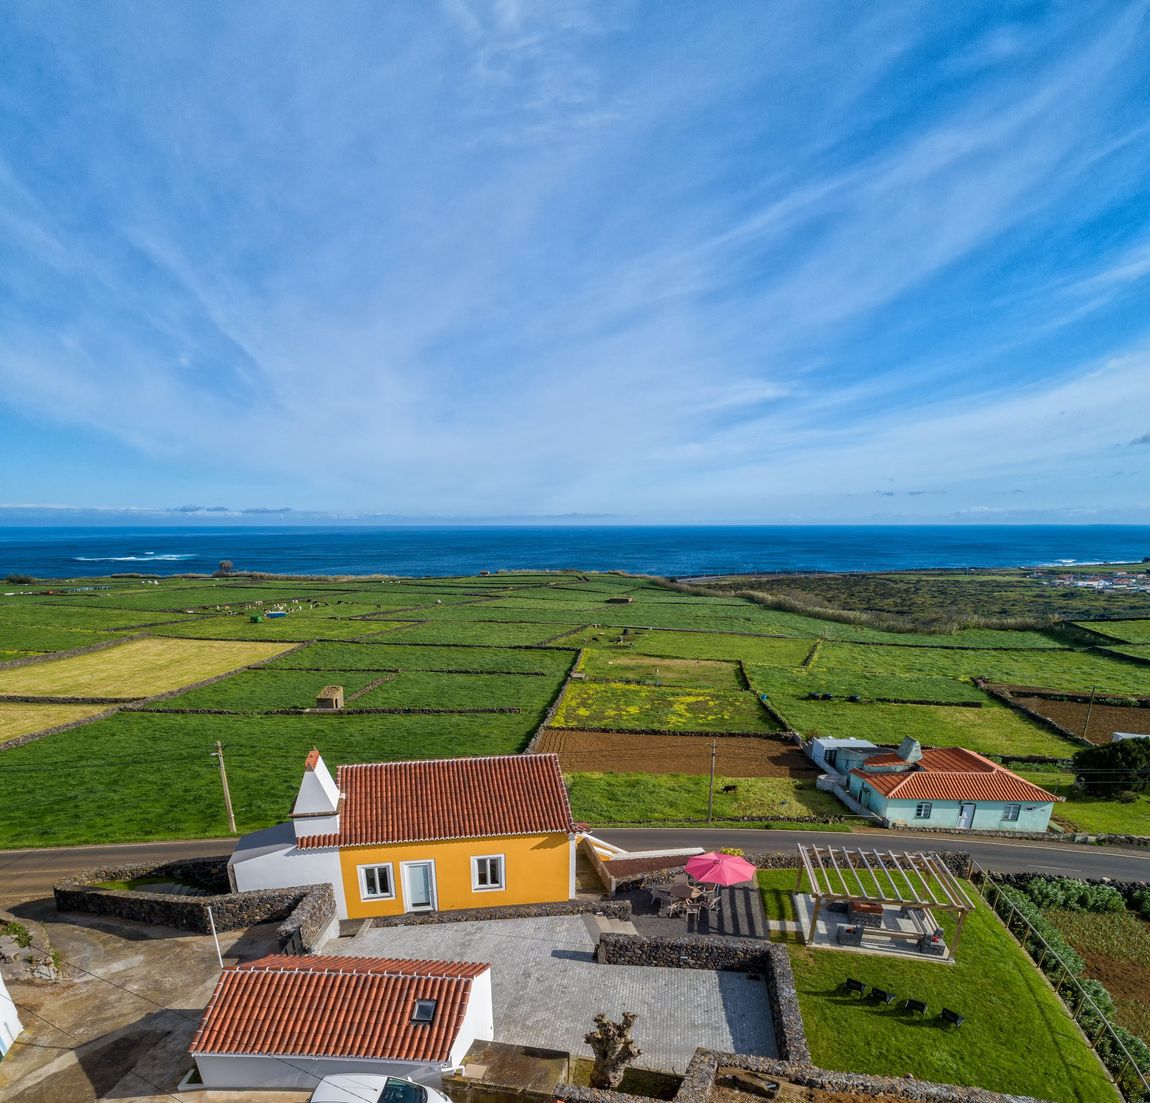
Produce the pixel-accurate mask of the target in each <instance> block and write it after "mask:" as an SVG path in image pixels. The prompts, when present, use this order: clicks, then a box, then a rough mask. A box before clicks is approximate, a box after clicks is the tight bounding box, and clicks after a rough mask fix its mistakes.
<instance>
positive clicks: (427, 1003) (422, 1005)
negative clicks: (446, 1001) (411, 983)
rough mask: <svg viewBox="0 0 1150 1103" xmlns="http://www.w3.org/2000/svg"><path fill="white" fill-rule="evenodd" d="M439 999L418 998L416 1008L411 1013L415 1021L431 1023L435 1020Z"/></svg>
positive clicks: (412, 1019)
mask: <svg viewBox="0 0 1150 1103" xmlns="http://www.w3.org/2000/svg"><path fill="white" fill-rule="evenodd" d="M438 1002H439V1001H438V1000H416V1001H415V1009H414V1010H413V1011H412V1013H411V1021H412V1022H413V1023H430V1022H434V1021H435V1007H436V1004H437V1003H438Z"/></svg>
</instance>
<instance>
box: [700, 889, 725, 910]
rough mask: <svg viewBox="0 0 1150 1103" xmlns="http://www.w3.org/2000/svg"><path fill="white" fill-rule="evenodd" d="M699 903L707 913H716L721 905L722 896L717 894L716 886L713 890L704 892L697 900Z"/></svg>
mask: <svg viewBox="0 0 1150 1103" xmlns="http://www.w3.org/2000/svg"><path fill="white" fill-rule="evenodd" d="M699 903H700V904H702V906H703V907H704V908H706V909H707V911H709V912H717V911H718V910H719V906H720V904H721V903H722V894H721V893H720V892H719V888H718V886H717V885H716V886H715V887H714V888H712V889H708V890H706V891H704V892H703V894H702V896H701V897H700V898H699Z"/></svg>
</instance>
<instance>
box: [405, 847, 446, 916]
mask: <svg viewBox="0 0 1150 1103" xmlns="http://www.w3.org/2000/svg"><path fill="white" fill-rule="evenodd" d="M408 866H430V867H431V906H430V907H426V908H416V907H413V906H412V905H411V903H410V902H409V901H408V899H407V869H408ZM399 876H400V878H401V879H402V881H403V909H404V911H405V912H407V913H408V914H409V915H423V914H424V913H426V912H436V911H439V876H438V869H437V867H436V865H435V859H434V858H412V859H410V860H409V861H406V862H400V863H399Z"/></svg>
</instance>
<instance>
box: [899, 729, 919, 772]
mask: <svg viewBox="0 0 1150 1103" xmlns="http://www.w3.org/2000/svg"><path fill="white" fill-rule="evenodd" d="M895 753H896V754H897V755H898V757H899V758H901V759H902V760H903V762H905V763H906V764H907V765H908V766H913V765H914V764H915V763H916V762H918V761H919V760H920V759H921V758H922V746H921V745H920V744H919V741H918V740H917V739H911V737H910V736H909V735H908V736H907V737H906V738H905V739H904V740H903V741H902V743H901V744H900V746H899V748H898V751H897V752H895Z"/></svg>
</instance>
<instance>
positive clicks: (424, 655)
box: [269, 642, 574, 674]
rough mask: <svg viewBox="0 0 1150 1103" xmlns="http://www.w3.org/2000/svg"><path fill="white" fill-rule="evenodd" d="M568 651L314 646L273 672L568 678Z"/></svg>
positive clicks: (288, 658) (290, 657)
mask: <svg viewBox="0 0 1150 1103" xmlns="http://www.w3.org/2000/svg"><path fill="white" fill-rule="evenodd" d="M573 659H574V655H573V654H572V653H571V652H568V651H551V650H543V649H541V648H540V649H534V650H522V649H516V648H510V647H502V648H501V647H449V646H445V647H437V646H431V645H426V646H422V647H408V646H403V645H398V644H396V645H393V644H390V643H374V642H367V643H313V644H310V645H309V646H308V647H303V648H300V649H299V650H298V651H293V652H291V654H288V655H284V656H283V658H281V659H275V660H274V661H273V662H272V663H270V664H269V666H270V667H271V668H272V669H276V670H280V669H283V670H289V669H290V670H299V669H318V670H438V671H454V672H459V673H468V672H471V671H475V672H480V673H492V674H496V673H510V674H556V673H563V674H566V673H567V669H568V668H569V667H570V665H571V662H572V660H573Z"/></svg>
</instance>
